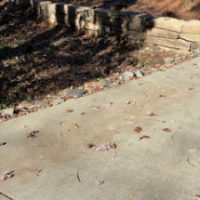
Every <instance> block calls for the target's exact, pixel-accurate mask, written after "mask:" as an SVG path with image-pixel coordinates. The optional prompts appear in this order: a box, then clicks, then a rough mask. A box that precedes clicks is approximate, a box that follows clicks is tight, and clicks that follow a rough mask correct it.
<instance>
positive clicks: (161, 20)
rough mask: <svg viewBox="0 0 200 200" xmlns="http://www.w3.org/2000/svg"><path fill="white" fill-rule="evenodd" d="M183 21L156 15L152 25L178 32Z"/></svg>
mask: <svg viewBox="0 0 200 200" xmlns="http://www.w3.org/2000/svg"><path fill="white" fill-rule="evenodd" d="M184 23H185V21H183V20H179V19H175V18H170V17H158V18H156V19H155V20H154V27H156V28H161V29H165V30H170V31H174V32H178V33H180V32H181V30H182V29H181V28H182V26H183V24H184Z"/></svg>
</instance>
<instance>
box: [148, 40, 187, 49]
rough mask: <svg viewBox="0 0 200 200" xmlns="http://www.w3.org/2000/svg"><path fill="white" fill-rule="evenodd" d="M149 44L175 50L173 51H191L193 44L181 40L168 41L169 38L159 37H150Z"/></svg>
mask: <svg viewBox="0 0 200 200" xmlns="http://www.w3.org/2000/svg"><path fill="white" fill-rule="evenodd" d="M147 42H149V43H153V44H155V45H158V46H163V47H168V48H173V49H180V50H184V51H190V50H191V42H187V41H185V40H181V39H177V40H176V39H167V38H164V39H163V38H159V37H148V41H147Z"/></svg>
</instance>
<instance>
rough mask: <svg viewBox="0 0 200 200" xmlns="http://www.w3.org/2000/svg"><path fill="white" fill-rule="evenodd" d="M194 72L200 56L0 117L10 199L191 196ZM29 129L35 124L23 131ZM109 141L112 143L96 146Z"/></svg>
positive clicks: (195, 182) (199, 70) (196, 153)
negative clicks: (9, 175)
mask: <svg viewBox="0 0 200 200" xmlns="http://www.w3.org/2000/svg"><path fill="white" fill-rule="evenodd" d="M194 63H195V65H194ZM198 74H200V58H196V59H194V60H191V61H189V62H187V63H184V64H181V65H178V66H177V67H175V68H173V69H170V70H168V71H166V72H160V73H155V74H152V75H149V76H146V77H143V78H141V79H139V80H137V81H130V82H128V83H126V84H124V85H122V86H119V87H116V88H112V89H109V90H106V91H103V92H99V93H96V94H94V95H90V96H86V97H83V98H80V99H75V100H70V101H68V102H66V103H63V104H60V105H58V106H55V107H52V108H49V109H46V110H43V111H38V112H36V113H32V114H30V115H27V116H23V117H20V118H17V119H13V120H10V121H8V122H5V123H2V124H1V125H0V142H1V141H2V142H4V141H5V142H7V145H5V146H2V147H0V160H1V165H0V173H3V172H4V171H9V170H15V176H14V177H13V178H11V179H8V180H6V181H1V182H0V192H2V193H4V194H6V195H8V196H11V197H14V199H16V200H27V199H29V200H40V199H41V200H61V199H62V200H65V199H66V200H71V199H73V200H85V199H87V200H93V199H95V200H98V199H99V200H100V199H101V200H102V199H105V200H116V199H117V200H124V199H127V200H144V199H148V200H160V199H162V200H169V199H173V200H180V199H181V200H188V199H193V197H195V196H196V195H198V194H199V193H200V191H199V188H200V182H199V178H198V177H199V176H200V146H199V141H200V134H199V130H200V113H199V111H198V110H199V99H200V93H199V85H200V78H199V75H198ZM168 77H171V78H173V79H169V78H168ZM191 77H193V78H191ZM172 80H173V81H172ZM105 105H107V106H105ZM108 105H109V106H108ZM94 108H96V109H94ZM67 109H73V110H74V112H70V113H69V112H67ZM83 113H84V114H83ZM152 113H154V115H152ZM138 126H139V127H142V131H141V132H140V133H139V134H138V133H136V132H135V131H134V129H135V127H138ZM166 128H169V129H170V130H171V131H169V132H166V131H163V130H164V129H166ZM31 131H39V132H38V134H37V135H36V137H34V138H29V137H28V138H27V134H28V133H30V132H31ZM110 142H111V143H115V144H116V145H117V148H116V149H114V148H113V149H110V150H109V151H105V152H101V151H96V147H98V146H100V145H102V144H109V143H110ZM91 143H92V144H94V145H96V146H94V147H93V148H88V144H91Z"/></svg>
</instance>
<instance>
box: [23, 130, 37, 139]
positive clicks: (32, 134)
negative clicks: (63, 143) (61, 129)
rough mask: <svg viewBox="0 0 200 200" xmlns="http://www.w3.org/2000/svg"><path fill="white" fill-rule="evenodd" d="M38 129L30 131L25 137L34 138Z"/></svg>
mask: <svg viewBox="0 0 200 200" xmlns="http://www.w3.org/2000/svg"><path fill="white" fill-rule="evenodd" d="M38 133H39V131H31V132H30V133H29V134H28V135H27V136H26V137H27V138H36V137H37V134H38Z"/></svg>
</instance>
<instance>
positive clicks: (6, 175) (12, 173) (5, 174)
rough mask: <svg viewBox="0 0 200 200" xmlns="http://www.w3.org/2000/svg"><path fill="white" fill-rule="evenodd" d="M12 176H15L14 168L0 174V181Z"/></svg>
mask: <svg viewBox="0 0 200 200" xmlns="http://www.w3.org/2000/svg"><path fill="white" fill-rule="evenodd" d="M14 176H15V174H14V170H12V171H9V172H5V173H4V174H2V175H0V181H5V180H7V179H9V178H12V177H14Z"/></svg>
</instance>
